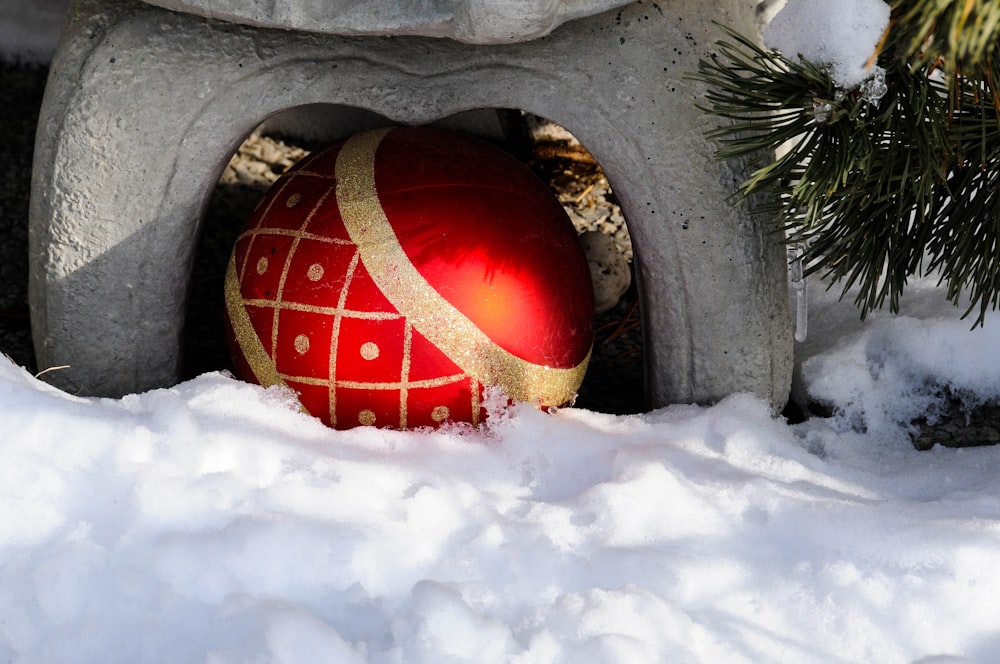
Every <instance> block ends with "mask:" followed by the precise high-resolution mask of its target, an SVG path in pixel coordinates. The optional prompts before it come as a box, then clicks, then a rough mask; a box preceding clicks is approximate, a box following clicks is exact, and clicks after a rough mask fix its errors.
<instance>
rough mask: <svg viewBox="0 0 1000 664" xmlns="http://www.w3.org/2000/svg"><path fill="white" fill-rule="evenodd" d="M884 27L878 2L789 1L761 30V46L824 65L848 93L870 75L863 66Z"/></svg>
mask: <svg viewBox="0 0 1000 664" xmlns="http://www.w3.org/2000/svg"><path fill="white" fill-rule="evenodd" d="M888 25H889V5H888V4H886V3H885V2H883V1H882V0H837V1H836V2H831V0H788V1H787V2H786V3H785V5H784V7H783V8H781V10H780V11H778V13H777V14H776V15H775V16H774V18H773V19H772V20H771V22H770V23H769V24H768V25H767V27H766V28H765V29H764V43H765V44H766V45H767V46H768V47H769V48H773V49H775V50H777V51H781V52H782V53H783V54H784V55H785V56H786V57H788V58H793V59H794V58H796V57H800V58H805V59H806V60H809V61H810V62H814V63H817V64H825V65H828V66H829V68H830V75H831V76H832V77H833V80H834V81H835V82H836V83H837V84H838V86H839V87H842V88H844V89H849V88H852V87H854V86H856V85H858V84H859V83H861V82H862V81H864V80H865V79H867V78H868V77H869V76H870V75H872V74H873V73H874V71H873V70H874V69H875V68H869V67H866V65H867V64H868V61H869V60H870V59H871V57H872V54H874V53H875V48H876V46H877V45H878V43H879V39H880V38H881V37H882V33H883V32H884V31H885V29H886V27H887V26H888Z"/></svg>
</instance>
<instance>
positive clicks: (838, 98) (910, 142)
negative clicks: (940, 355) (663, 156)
mask: <svg viewBox="0 0 1000 664" xmlns="http://www.w3.org/2000/svg"><path fill="white" fill-rule="evenodd" d="M930 1H931V2H933V1H934V0H930ZM937 1H946V0H937ZM902 4H906V3H897V5H902ZM910 4H913V3H910ZM953 4H954V3H953ZM961 4H963V5H965V4H971V5H975V4H976V3H975V2H974V1H973V2H968V3H967V2H965V0H963V2H962V3H961ZM996 4H997V5H998V6H1000V3H996ZM895 11H896V14H898V13H899V10H898V8H897V9H896V10H895ZM986 11H987V15H988V16H992V12H993V10H992V9H989V8H988V9H987V10H986ZM969 16H973V14H972V13H971V11H970V14H969ZM979 16H981V15H980V14H975V15H974V17H977V18H976V20H977V21H978V20H980V19H979V18H978V17H979ZM893 20H894V23H893V27H891V28H890V30H889V32H888V33H887V34H886V36H885V38H884V39H883V43H882V44H881V46H880V49H881V50H880V57H879V65H880V66H881V67H882V68H883V69H884V72H885V86H886V88H887V91H886V93H885V95H884V96H883V97H882V98H881V99H880V100H878V101H877V103H876V102H875V101H873V100H872V99H871V98H870V96H869V95H868V89H867V88H866V87H865V86H866V84H862V86H861V87H859V88H855V89H851V90H838V89H837V88H836V86H835V85H834V83H833V81H832V80H831V78H830V76H829V75H828V74H827V72H826V71H825V70H824V69H823V68H822V67H820V66H818V65H815V64H811V63H808V62H801V61H798V60H796V61H792V60H790V59H787V58H785V57H784V56H782V55H781V54H780V53H776V52H773V51H769V50H766V49H763V48H761V47H759V46H758V45H756V44H755V43H754V42H752V41H751V40H749V39H747V38H745V37H743V36H741V35H739V34H737V33H735V32H733V31H731V30H728V29H726V28H722V29H723V30H724V31H725V33H726V35H727V36H728V39H724V40H722V41H720V42H718V44H717V46H718V53H716V54H715V55H714V56H713V57H712V58H711V60H703V61H701V62H700V64H699V70H698V73H697V74H696V75H695V76H694V77H695V78H696V79H698V80H700V81H702V82H703V83H705V84H706V85H707V86H708V91H707V93H706V96H705V99H706V105H705V107H704V108H705V109H706V110H707V111H708V112H711V113H713V114H715V115H717V116H719V117H720V119H722V120H724V121H725V122H724V123H723V124H721V125H720V126H719V127H718V128H717V129H715V130H714V131H712V132H710V134H709V135H710V137H711V138H712V139H714V140H716V141H717V142H718V145H719V149H718V153H717V156H718V158H720V159H734V158H740V159H746V160H748V161H749V163H750V165H751V168H752V169H753V172H752V173H751V175H750V177H749V178H748V179H747V181H746V182H744V183H743V184H742V185H741V187H740V193H741V194H742V195H743V196H749V195H751V194H753V193H757V192H764V191H767V192H768V193H770V194H771V196H769V197H765V198H770V200H771V201H773V203H772V204H771V207H770V208H768V211H769V212H772V213H774V215H775V217H776V223H777V225H778V227H779V228H781V229H782V230H784V231H785V234H786V237H787V239H788V241H791V242H797V243H802V244H803V245H804V246H805V248H806V249H805V255H804V260H805V261H806V264H807V268H806V271H807V273H815V272H822V273H824V274H825V275H826V276H828V277H830V278H832V279H834V280H836V281H841V282H842V283H843V284H844V291H843V292H844V294H846V293H847V291H848V290H850V289H851V288H852V287H857V288H858V296H857V298H856V304H857V305H858V306H859V308H860V309H861V313H862V316H864V315H865V314H866V313H868V312H870V311H872V310H874V309H877V308H880V307H882V306H884V305H885V304H886V302H888V305H889V308H890V309H891V310H892V311H898V307H899V298H900V296H901V295H902V293H903V290H904V288H905V286H906V283H907V281H908V279H909V278H911V277H913V276H914V275H923V274H926V273H928V272H929V271H933V270H937V271H940V274H941V275H942V277H941V278H942V281H943V282H944V283H945V284H946V285H947V293H948V297H949V298H950V299H951V300H952V301H953V302H955V303H956V304H958V303H959V301H960V300H961V299H962V297H963V296H967V297H968V298H969V301H970V305H969V309H968V311H967V312H966V314H969V313H971V312H972V311H974V310H976V309H978V311H979V315H978V318H977V323H981V322H982V321H983V318H984V316H985V315H986V313H987V312H988V311H989V310H990V309H991V308H992V309H995V308H997V307H998V305H1000V96H998V95H997V94H996V89H997V87H996V82H1000V69H998V67H997V65H996V64H995V63H997V62H998V61H1000V58H997V59H989V60H988V61H987V62H985V64H981V65H977V66H980V67H981V72H982V75H981V76H978V77H967V76H957V77H955V78H954V79H953V80H952V81H949V80H947V78H946V77H945V79H944V80H942V79H941V77H936V76H933V75H932V74H933V72H932V71H931V69H930V68H923V67H924V66H925V65H923V64H922V61H920V60H914V59H913V58H912V57H910V56H909V51H908V46H909V44H910V41H911V40H910V38H909V37H908V36H907V35H906V34H905V33H904V31H902V30H897V27H898V26H900V25H902V24H904V23H901V21H904V19H903V18H899V16H898V15H897V16H895V17H894V19H893ZM905 20H911V19H909V18H907V19H905ZM966 20H971V19H969V18H968V17H966ZM989 25H993V24H992V23H990V24H989ZM987 27H988V26H987ZM976 34H977V35H978V34H979V33H978V32H977V33H976ZM977 38H978V37H977ZM973 52H975V50H974V49H971V48H966V49H965V50H964V51H963V53H973ZM986 52H987V56H988V57H989V58H991V57H992V56H991V55H989V49H986ZM915 72H916V73H915ZM779 149H781V150H784V151H785V152H784V154H783V156H779V157H775V156H774V153H775V151H776V150H779Z"/></svg>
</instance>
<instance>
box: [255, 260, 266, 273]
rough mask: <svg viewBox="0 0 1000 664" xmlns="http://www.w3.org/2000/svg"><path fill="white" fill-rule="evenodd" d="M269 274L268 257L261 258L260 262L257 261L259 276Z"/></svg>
mask: <svg viewBox="0 0 1000 664" xmlns="http://www.w3.org/2000/svg"><path fill="white" fill-rule="evenodd" d="M265 272H267V256H261V257H260V260H259V261H257V274H264V273H265Z"/></svg>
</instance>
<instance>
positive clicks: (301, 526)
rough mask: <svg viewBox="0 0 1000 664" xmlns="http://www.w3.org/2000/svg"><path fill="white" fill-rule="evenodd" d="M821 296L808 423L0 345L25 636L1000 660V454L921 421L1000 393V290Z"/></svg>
mask: <svg viewBox="0 0 1000 664" xmlns="http://www.w3.org/2000/svg"><path fill="white" fill-rule="evenodd" d="M8 1H9V2H10V1H13V0H8ZM831 4H832V3H831ZM5 6H6V5H0V8H2V7H5ZM29 14H31V12H29ZM32 15H33V14H32ZM29 43H38V44H40V43H44V40H38V41H35V42H32V41H31V40H29ZM809 293H810V305H809V310H810V320H809V329H810V336H809V338H808V339H807V340H806V341H805V342H804V343H801V344H798V345H797V347H796V354H797V373H796V375H797V378H796V383H795V385H794V390H795V394H796V396H797V398H799V399H800V400H802V401H805V400H808V399H818V400H822V401H824V402H825V403H827V404H829V405H831V406H833V407H834V408H835V409H836V414H835V415H834V416H833V417H830V418H812V419H809V420H807V421H806V422H803V423H801V424H795V425H789V424H787V423H786V422H785V421H784V420H782V419H781V418H777V417H774V416H773V415H772V413H771V412H770V410H769V408H768V407H767V405H766V404H764V403H763V402H762V401H761V400H759V399H757V398H756V397H753V396H750V395H746V394H737V395H733V396H731V397H730V398H728V399H726V400H724V401H722V402H721V403H719V404H717V405H714V406H711V407H699V406H691V405H677V406H671V407H668V408H663V409H659V410H656V411H653V412H650V413H646V414H642V415H637V416H613V415H607V414H601V413H595V412H589V411H585V410H580V409H573V408H566V409H562V410H560V411H558V412H556V413H554V414H544V413H541V412H538V411H535V410H533V409H531V408H530V407H527V406H514V407H509V408H507V407H501V406H494V407H493V412H492V413H491V417H490V419H489V425H488V426H487V427H484V428H482V429H478V430H476V429H471V428H467V427H462V426H454V427H452V428H449V429H447V430H443V431H411V432H394V431H386V430H376V429H371V428H361V429H355V430H352V431H346V432H338V431H333V430H330V429H327V428H326V427H324V426H323V425H322V424H320V423H319V422H318V421H317V420H315V419H312V418H310V417H308V416H306V415H304V414H302V413H301V412H299V411H298V410H297V409H296V407H295V404H294V401H293V400H292V399H291V398H290V397H289V395H288V394H286V393H283V392H281V391H279V390H275V389H269V390H264V389H261V388H258V387H255V386H252V385H247V384H244V383H240V382H238V381H236V380H234V379H232V378H230V377H227V376H225V375H222V374H217V373H216V374H206V375H203V376H200V377H198V378H196V379H195V380H192V381H190V382H186V383H183V384H181V385H177V386H175V387H173V388H170V389H162V390H154V391H151V392H147V393H144V394H138V395H130V396H127V397H125V398H123V399H92V398H80V397H76V396H72V395H69V394H66V393H63V392H60V391H58V390H56V389H54V388H51V387H49V386H47V385H46V384H44V383H43V382H41V381H39V380H37V379H36V378H34V377H32V376H31V375H29V374H28V373H27V372H25V371H24V370H23V369H20V368H18V367H16V366H14V365H13V364H12V363H10V362H9V361H6V360H4V359H3V358H2V357H0V512H2V514H3V515H4V517H3V525H2V526H0V660H6V661H16V662H25V663H28V662H63V661H73V662H98V661H99V662H102V663H114V662H188V661H203V662H208V663H211V664H221V663H224V662H294V663H296V664H298V663H301V662H311V661H322V662H373V663H380V662H407V663H411V662H412V663H420V662H434V663H442V662H470V661H474V662H487V663H491V662H512V663H516V664H528V663H543V662H574V663H575V662H588V663H589V662H629V663H633V662H640V663H641V662H665V661H671V662H717V661H724V662H797V663H798V662H831V663H834V662H862V661H870V662H884V663H893V662H923V663H927V664H929V663H931V662H936V663H939V664H940V663H945V662H993V661H998V660H1000V628H998V624H997V618H996V616H997V615H998V610H1000V599H998V598H1000V574H998V573H997V570H998V569H1000V472H998V470H1000V448H997V447H980V448H965V449H945V448H941V447H935V448H934V449H932V450H931V451H929V452H917V451H915V449H914V448H913V447H912V445H911V444H910V442H909V439H908V431H909V426H910V424H909V423H910V421H911V420H912V419H913V418H914V417H916V416H919V415H921V414H925V413H933V412H935V410H936V409H938V408H939V407H940V405H941V396H940V393H941V391H942V390H944V389H948V390H951V391H953V392H954V393H956V394H959V395H960V396H961V397H962V398H963V399H965V400H966V402H967V403H969V404H975V403H976V402H978V401H985V400H990V399H997V398H1000V362H998V356H997V350H996V349H997V348H998V347H1000V315H998V314H995V313H994V314H990V315H989V316H987V318H986V322H985V325H984V326H983V327H982V328H977V329H974V330H970V329H969V328H970V325H971V323H970V321H968V320H957V312H958V311H959V310H956V309H954V308H952V307H951V306H950V305H948V304H947V303H945V302H944V297H943V295H942V293H941V291H940V289H938V288H937V287H936V286H935V283H934V281H933V279H923V280H918V281H916V282H915V283H913V284H911V287H910V293H909V295H908V296H907V297H906V298H905V299H904V302H903V310H902V312H901V313H900V315H898V316H893V315H889V314H887V313H876V314H873V315H871V316H870V317H869V318H868V319H867V320H866V321H865V322H863V323H862V322H861V321H859V319H858V315H857V312H856V311H855V310H854V309H853V308H852V307H851V305H850V304H849V303H842V302H838V301H837V299H836V298H835V297H834V296H833V295H832V294H831V293H829V292H826V291H824V290H823V288H822V285H821V284H816V283H810V284H809ZM848 302H849V298H848Z"/></svg>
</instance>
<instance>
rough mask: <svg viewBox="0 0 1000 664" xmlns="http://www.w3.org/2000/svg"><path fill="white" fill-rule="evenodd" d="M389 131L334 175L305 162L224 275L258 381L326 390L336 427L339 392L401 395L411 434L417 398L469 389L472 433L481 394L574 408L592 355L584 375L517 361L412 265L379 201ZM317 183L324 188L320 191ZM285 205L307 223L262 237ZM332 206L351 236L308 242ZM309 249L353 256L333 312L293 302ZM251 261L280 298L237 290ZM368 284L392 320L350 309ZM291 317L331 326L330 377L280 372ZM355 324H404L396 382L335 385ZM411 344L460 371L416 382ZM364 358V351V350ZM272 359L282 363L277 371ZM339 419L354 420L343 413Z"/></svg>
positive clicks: (402, 419)
mask: <svg viewBox="0 0 1000 664" xmlns="http://www.w3.org/2000/svg"><path fill="white" fill-rule="evenodd" d="M390 131H392V129H381V130H374V131H370V132H365V133H363V134H359V135H356V136H354V137H353V138H351V139H349V140H348V141H347V142H346V143H345V144H344V145H343V146H342V147H341V149H340V151H339V152H338V153H337V154H336V156H335V158H336V163H335V166H334V168H333V169H331V170H333V172H334V173H335V174H336V175H329V174H327V173H324V172H323V171H324V168H318V169H316V170H310V168H309V167H310V166H311V165H313V164H314V162H316V161H317V160H322V159H324V158H325V159H327V160H328V159H329V158H330V156H329V153H317V154H314V155H312V156H311V157H308V158H307V159H306V160H305V161H303V162H302V163H301V164H300V166H299V167H298V168H296V169H293V170H292V171H289V172H288V173H287V174H286V175H285V176H283V178H282V179H281V181H280V182H279V184H278V185H277V186H276V188H275V189H274V190H272V193H271V194H269V197H268V199H267V200H266V204H265V207H264V209H263V210H262V211H261V213H260V214H258V215H256V223H255V224H254V226H253V227H251V228H249V229H248V230H246V231H245V232H244V233H243V234H242V235H241V236H240V237H239V238H238V239H237V244H236V247H237V249H236V250H234V252H233V258H232V259H231V261H230V268H229V271H228V272H227V280H226V301H227V308H228V311H229V314H230V319H231V321H232V324H233V330H234V333H235V336H236V339H237V341H238V343H239V344H240V347H241V349H242V350H243V353H244V357H246V359H247V362H248V364H250V366H251V368H252V369H253V371H254V374H255V375H256V377H257V379H258V381H259V382H260V383H261V384H264V385H270V384H276V383H282V384H286V385H287V384H289V383H298V384H300V385H303V386H305V385H319V386H323V385H325V386H328V394H329V400H328V401H329V402H328V404H326V407H327V410H328V414H329V419H330V422H331V424H333V425H336V424H337V421H338V400H339V399H338V392H341V391H344V390H365V391H369V392H384V391H387V390H393V391H398V392H399V403H398V415H399V426H400V427H401V428H405V427H406V426H407V424H408V421H409V420H410V413H409V412H408V401H409V395H410V392H411V391H413V390H418V389H433V388H437V387H446V386H449V385H453V384H458V383H463V382H467V383H468V389H469V390H470V392H471V394H472V397H471V403H470V404H469V406H470V407H471V418H472V421H473V422H474V423H477V422H478V420H479V417H480V407H481V404H480V401H479V398H480V394H479V392H480V388H481V387H482V386H483V385H499V386H501V387H502V388H503V389H504V391H505V392H506V393H507V394H508V395H509V396H511V397H513V398H515V399H519V400H522V401H532V400H533V401H537V402H538V403H539V404H540V405H542V406H548V405H561V404H562V403H565V402H566V401H568V400H570V398H572V395H573V394H574V393H575V390H576V388H577V387H579V385H580V382H581V381H582V379H583V374H584V372H585V371H586V366H587V363H588V361H589V358H590V356H589V353H588V354H587V357H586V358H584V360H583V361H582V362H580V363H579V364H578V365H577V366H575V367H571V368H566V369H563V368H555V367H548V366H543V365H536V364H533V363H531V362H529V361H527V360H524V359H522V358H519V357H517V356H514V355H513V354H511V353H510V352H508V351H506V350H505V349H503V348H501V347H500V346H498V345H497V344H496V343H495V342H494V341H493V340H492V339H491V338H490V337H489V336H488V335H486V334H485V333H484V332H483V331H482V330H480V329H479V328H478V327H477V326H476V325H475V324H474V323H472V321H470V320H469V319H468V318H467V317H466V316H465V315H464V314H462V313H461V312H459V311H458V310H457V309H455V308H454V306H453V305H451V304H450V303H449V302H448V301H446V300H445V299H444V298H443V297H441V296H440V295H439V294H438V293H437V291H436V290H435V289H434V288H433V287H432V286H431V285H430V284H428V283H427V281H426V280H425V279H424V277H423V276H422V275H421V274H420V272H419V270H418V269H417V268H416V266H414V265H413V264H412V263H411V262H410V260H409V258H408V256H407V255H406V253H405V251H404V250H403V248H402V246H401V245H400V244H399V240H398V238H397V237H396V235H395V232H394V230H393V228H392V225H391V223H390V222H389V220H388V218H387V217H386V214H385V211H384V210H383V209H382V206H381V202H380V200H379V196H378V192H377V191H376V183H375V152H376V150H377V149H378V146H379V144H380V143H381V141H382V139H383V138H384V137H385V136H386V134H387V133H389V132H390ZM327 168H328V166H327ZM302 179H308V180H309V181H310V182H309V184H308V185H307V186H304V187H301V188H298V187H295V186H294V184H295V183H296V182H298V181H300V180H302ZM317 180H318V181H319V182H323V183H324V185H323V186H320V187H316V186H315V184H316V181H317ZM331 201H332V202H335V203H331ZM279 202H281V203H282V204H283V205H284V206H285V207H286V208H287V209H294V208H299V207H300V206H303V204H305V206H307V207H304V209H305V210H306V212H305V214H304V216H303V217H302V218H301V222H299V223H298V224H293V227H290V228H283V227H281V225H282V224H285V223H287V217H282V216H281V215H277V217H278V218H277V221H276V223H277V224H278V227H277V228H270V227H268V228H265V227H264V226H263V223H264V222H265V221H267V222H269V223H270V222H272V221H275V220H272V219H271V216H272V215H271V211H272V210H273V206H274V205H276V204H279ZM334 204H335V205H336V209H337V210H338V211H339V213H340V215H339V219H340V221H342V223H343V226H342V228H334V231H340V230H342V231H344V237H328V236H326V235H324V234H320V233H314V232H311V231H310V230H309V228H310V226H311V225H312V224H313V222H314V220H315V219H317V218H318V217H322V215H323V214H324V213H327V214H328V213H329V209H330V208H331V207H332V206H333V205H334ZM265 238H266V239H267V241H269V242H270V243H271V244H272V247H271V255H272V256H273V257H274V258H275V259H277V260H278V261H280V262H281V263H282V269H281V272H280V276H279V278H278V280H277V282H276V283H271V282H268V279H271V280H273V267H274V266H273V265H271V262H270V261H269V260H268V258H267V254H266V253H265V254H262V255H260V256H259V257H257V254H256V253H255V251H254V248H255V247H256V245H257V243H258V242H259V241H261V240H262V239H265ZM303 242H306V243H309V242H320V243H325V244H327V245H329V246H330V248H331V251H333V252H336V251H338V250H340V249H344V250H347V251H351V256H350V260H349V264H348V267H347V270H346V274H344V275H343V284H342V285H341V288H340V292H339V296H338V301H337V304H336V305H335V306H329V305H325V306H317V305H315V304H312V303H308V302H299V301H295V300H294V299H286V288H287V286H288V283H287V280H288V278H289V275H290V274H291V272H292V269H293V267H295V262H294V257H295V256H296V252H297V250H298V249H299V247H300V245H301V244H302V243H303ZM241 243H245V244H246V249H245V252H244V253H243V255H242V260H241V264H240V265H239V266H237V265H236V264H235V263H236V256H237V254H238V253H240V251H241ZM279 243H287V253H285V255H284V257H283V260H282V259H281V258H279V256H278V253H277V246H278V244H279ZM253 257H257V261H256V263H254V265H253V266H252V269H255V270H256V271H257V274H258V277H259V278H261V279H263V280H264V282H265V283H270V284H271V286H272V287H273V290H272V288H267V289H265V295H266V297H263V298H261V297H253V298H244V297H243V294H242V292H241V288H240V284H241V283H243V282H244V278H245V277H246V273H247V270H248V269H251V265H250V264H251V262H252V258H253ZM361 274H363V275H364V276H365V278H366V279H370V280H371V282H373V285H374V286H375V287H376V288H377V289H378V291H380V293H381V296H382V297H384V298H385V300H386V301H387V308H388V310H387V311H359V310H355V309H352V308H350V307H348V306H347V303H348V300H349V299H350V297H349V296H350V294H351V289H352V286H353V284H354V283H355V280H356V279H357V277H358V276H359V275H361ZM337 276H338V277H339V276H340V275H337ZM328 277H329V275H326V270H325V268H324V267H323V266H322V265H320V264H318V263H317V264H313V265H311V266H310V267H309V268H308V270H307V272H306V278H307V279H309V280H311V281H319V280H322V279H326V278H328ZM296 278H297V277H296ZM293 290H294V289H293ZM248 307H251V308H253V309H255V310H257V311H258V312H259V311H260V310H262V309H263V310H270V312H271V314H272V315H271V321H270V336H269V339H266V340H265V341H267V342H268V343H269V346H270V347H269V348H267V349H266V348H264V346H263V343H264V342H262V341H261V339H260V337H259V336H258V334H257V329H259V328H256V329H255V327H254V325H253V323H252V322H251V321H250V314H249V313H248V311H247V308H248ZM376 308H377V307H376ZM286 312H288V313H289V315H291V312H307V313H311V314H315V315H320V316H324V317H327V318H328V319H329V322H330V324H331V326H332V327H331V333H330V334H331V336H330V342H329V355H328V359H329V361H328V371H327V372H326V375H325V376H300V375H291V374H287V373H281V372H279V371H278V368H277V366H276V364H280V363H281V357H282V356H281V355H280V354H279V348H278V346H279V336H280V324H279V323H280V320H281V317H282V314H283V313H286ZM353 319H362V320H368V321H375V322H378V321H398V322H401V323H402V325H403V335H402V336H403V342H402V345H403V348H402V349H401V361H400V364H401V366H400V368H399V380H398V381H397V380H392V381H367V380H353V379H352V380H345V379H344V378H343V377H341V376H340V375H338V369H339V368H338V355H339V351H340V342H341V339H340V337H341V334H340V333H341V328H342V326H343V325H344V323H345V321H348V320H353ZM414 334H419V335H420V336H421V337H423V339H426V341H427V342H428V343H429V344H430V346H432V347H434V348H436V349H437V350H438V351H440V352H442V353H443V354H444V356H445V357H446V358H447V359H448V360H450V361H451V362H452V363H453V366H454V367H455V372H454V373H451V374H449V375H446V376H441V377H435V378H422V379H419V380H413V379H412V376H411V364H412V360H413V339H414ZM293 346H294V348H295V350H296V351H297V352H298V353H299V354H304V353H306V352H308V351H309V350H310V349H311V348H312V346H313V343H312V340H311V339H310V338H308V337H307V336H306V335H300V336H299V337H297V338H296V339H295V340H294V342H293ZM362 346H363V349H362V350H361V351H360V352H361V354H362V355H361V356H362V357H363V358H364V359H366V360H374V359H375V358H377V357H378V356H379V354H380V349H379V346H378V343H377V340H372V341H369V342H366V343H364V344H362ZM365 348H367V350H364V349H365ZM272 358H277V362H276V360H275V359H272ZM463 387H464V386H463ZM373 399H374V397H373ZM463 409H464V406H463ZM339 415H340V416H346V415H347V414H345V413H343V412H341V413H339ZM356 415H357V417H358V421H359V422H360V423H362V424H373V423H376V419H375V418H376V415H375V411H374V410H372V409H370V408H362V409H361V410H360V411H359V412H358V413H356ZM449 415H450V412H449V410H448V407H447V406H445V405H443V404H441V405H437V406H434V407H433V408H432V409H431V415H430V417H431V419H433V420H434V421H441V420H443V419H446V418H447V417H449ZM418 419H419V418H418ZM386 424H388V423H386Z"/></svg>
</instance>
